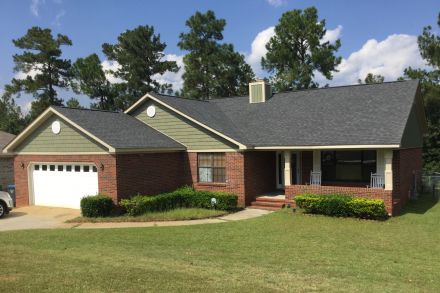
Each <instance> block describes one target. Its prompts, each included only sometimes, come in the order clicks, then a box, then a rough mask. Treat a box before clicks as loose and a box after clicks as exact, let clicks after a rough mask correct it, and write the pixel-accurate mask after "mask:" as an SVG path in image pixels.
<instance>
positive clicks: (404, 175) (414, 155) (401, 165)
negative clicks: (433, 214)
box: [393, 148, 423, 212]
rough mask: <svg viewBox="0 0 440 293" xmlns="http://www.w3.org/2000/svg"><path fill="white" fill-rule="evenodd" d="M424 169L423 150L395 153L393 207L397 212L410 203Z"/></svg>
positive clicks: (405, 150)
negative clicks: (414, 188)
mask: <svg viewBox="0 0 440 293" xmlns="http://www.w3.org/2000/svg"><path fill="white" fill-rule="evenodd" d="M422 167H423V160H422V149H421V148H413V149H400V150H396V151H394V152H393V206H394V209H395V211H396V212H398V211H400V210H401V209H402V207H403V206H404V205H405V204H406V203H407V202H408V200H409V196H410V191H411V190H412V189H413V187H414V178H415V176H417V177H416V178H418V177H419V175H420V172H421V170H422Z"/></svg>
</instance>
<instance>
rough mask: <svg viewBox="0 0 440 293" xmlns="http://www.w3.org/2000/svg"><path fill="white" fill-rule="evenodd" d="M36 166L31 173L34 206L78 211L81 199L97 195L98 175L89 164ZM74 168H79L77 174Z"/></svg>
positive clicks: (94, 168)
mask: <svg viewBox="0 0 440 293" xmlns="http://www.w3.org/2000/svg"><path fill="white" fill-rule="evenodd" d="M36 165H38V166H39V167H37V168H35V166H36ZM36 165H34V168H33V171H32V172H33V173H32V180H33V190H34V204H35V205H42V206H54V207H66V208H75V209H78V208H80V201H81V198H82V197H84V196H87V195H94V194H97V193H98V190H99V188H98V173H97V170H96V167H94V166H93V165H91V164H87V165H78V164H76V165H75V164H56V165H54V164H36ZM44 165H45V166H46V170H44V168H43V167H44ZM51 165H52V166H55V168H53V167H52V168H51V167H50V166H51ZM75 166H79V167H80V169H79V172H77V171H76V170H78V167H77V168H75ZM37 169H38V170H37ZM51 170H53V171H51ZM69 170H70V171H69ZM87 171H88V172H87Z"/></svg>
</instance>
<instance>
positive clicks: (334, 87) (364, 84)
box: [274, 79, 416, 95]
mask: <svg viewBox="0 0 440 293" xmlns="http://www.w3.org/2000/svg"><path fill="white" fill-rule="evenodd" d="M410 81H416V79H404V80H391V81H384V82H375V83H360V84H359V83H358V84H345V85H337V86H328V87H317V88H309V89H301V90H291V91H282V92H276V93H274V95H276V94H284V93H296V92H305V91H315V90H328V89H337V88H347V87H358V86H373V85H382V84H390V83H400V82H410Z"/></svg>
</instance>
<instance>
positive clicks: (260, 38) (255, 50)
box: [246, 26, 275, 75]
mask: <svg viewBox="0 0 440 293" xmlns="http://www.w3.org/2000/svg"><path fill="white" fill-rule="evenodd" d="M274 35H275V27H274V26H271V27H268V28H267V29H265V30H263V31H261V32H259V33H258V34H257V36H256V37H255V39H254V40H253V41H252V44H251V53H250V54H249V55H247V57H246V62H247V63H248V64H249V65H250V66H251V67H252V69H253V70H254V73H255V74H256V75H261V74H262V73H263V70H262V68H261V57H263V56H266V53H267V49H266V44H267V42H269V40H270V38H272V37H273V36H274Z"/></svg>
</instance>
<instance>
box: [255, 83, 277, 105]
mask: <svg viewBox="0 0 440 293" xmlns="http://www.w3.org/2000/svg"><path fill="white" fill-rule="evenodd" d="M270 97H272V88H271V86H270V84H269V83H268V82H267V81H266V80H256V81H254V82H251V83H249V103H251V104H254V103H264V102H266V101H267V100H269V99H270Z"/></svg>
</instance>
